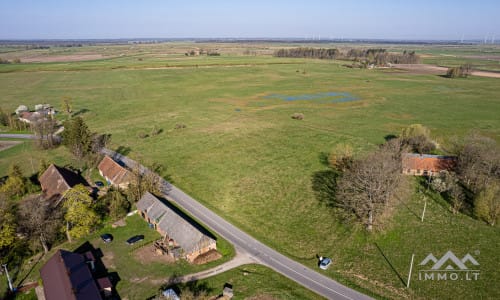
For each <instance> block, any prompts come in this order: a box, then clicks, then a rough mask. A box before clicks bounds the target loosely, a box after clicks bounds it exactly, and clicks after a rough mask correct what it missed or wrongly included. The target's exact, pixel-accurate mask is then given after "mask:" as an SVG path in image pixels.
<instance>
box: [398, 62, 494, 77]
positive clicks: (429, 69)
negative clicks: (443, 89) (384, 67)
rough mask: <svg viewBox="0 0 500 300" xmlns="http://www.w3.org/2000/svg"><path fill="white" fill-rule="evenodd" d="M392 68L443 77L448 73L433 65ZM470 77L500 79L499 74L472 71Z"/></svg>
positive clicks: (405, 65) (409, 65)
mask: <svg viewBox="0 0 500 300" xmlns="http://www.w3.org/2000/svg"><path fill="white" fill-rule="evenodd" d="M393 68H396V69H401V70H406V71H409V72H410V73H414V74H435V75H444V74H446V71H448V68H446V67H439V66H435V65H426V64H398V65H393ZM471 75H473V76H481V77H491V78H500V73H495V72H486V71H472V73H471Z"/></svg>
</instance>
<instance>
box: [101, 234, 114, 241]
mask: <svg viewBox="0 0 500 300" xmlns="http://www.w3.org/2000/svg"><path fill="white" fill-rule="evenodd" d="M101 239H102V240H103V241H104V242H105V243H111V242H112V241H113V236H112V235H111V234H110V233H105V234H101Z"/></svg>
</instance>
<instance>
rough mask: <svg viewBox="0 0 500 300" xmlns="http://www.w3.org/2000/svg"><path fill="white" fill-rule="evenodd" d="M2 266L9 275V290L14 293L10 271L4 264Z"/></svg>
mask: <svg viewBox="0 0 500 300" xmlns="http://www.w3.org/2000/svg"><path fill="white" fill-rule="evenodd" d="M2 266H3V268H4V269H5V274H6V275H7V281H8V282H9V289H10V291H11V292H13V291H14V288H13V287H12V282H11V281H10V276H9V271H8V270H7V264H3V265H2Z"/></svg>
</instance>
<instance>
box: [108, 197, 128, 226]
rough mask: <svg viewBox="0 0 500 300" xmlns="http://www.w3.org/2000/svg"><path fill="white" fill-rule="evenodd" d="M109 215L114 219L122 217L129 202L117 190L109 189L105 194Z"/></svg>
mask: <svg viewBox="0 0 500 300" xmlns="http://www.w3.org/2000/svg"><path fill="white" fill-rule="evenodd" d="M107 202H108V209H109V216H110V217H111V219H113V220H116V219H119V218H122V217H124V216H125V215H126V214H127V213H128V211H129V209H130V202H128V200H127V198H126V197H125V196H124V195H123V194H122V193H121V191H119V190H110V191H109V192H108V194H107Z"/></svg>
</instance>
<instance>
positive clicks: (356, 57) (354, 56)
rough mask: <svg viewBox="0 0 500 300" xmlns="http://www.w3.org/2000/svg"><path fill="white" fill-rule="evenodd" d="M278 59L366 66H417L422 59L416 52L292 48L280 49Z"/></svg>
mask: <svg viewBox="0 0 500 300" xmlns="http://www.w3.org/2000/svg"><path fill="white" fill-rule="evenodd" d="M274 56H276V57H295V58H319V59H342V60H352V61H354V62H359V63H361V64H362V65H364V66H367V65H370V64H373V65H376V66H384V65H387V64H389V63H391V64H417V63H420V57H419V56H418V55H416V54H415V51H406V50H405V51H403V53H390V52H387V50H386V49H381V48H377V49H366V50H363V49H350V50H348V51H347V52H341V51H339V50H338V49H335V48H330V49H326V48H307V47H301V48H290V49H279V50H276V51H275V52H274Z"/></svg>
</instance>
